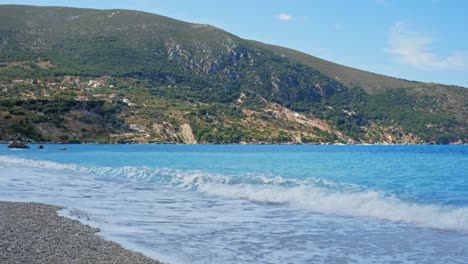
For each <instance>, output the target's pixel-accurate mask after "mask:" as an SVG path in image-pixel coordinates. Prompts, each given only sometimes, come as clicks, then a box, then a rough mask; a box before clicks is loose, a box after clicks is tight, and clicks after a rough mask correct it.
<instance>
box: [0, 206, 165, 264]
mask: <svg viewBox="0 0 468 264" xmlns="http://www.w3.org/2000/svg"><path fill="white" fill-rule="evenodd" d="M60 209H62V208H61V207H58V206H52V205H46V204H40V203H17V202H2V201H0V249H1V250H0V263H151V264H160V262H158V261H156V260H153V259H151V258H149V257H146V256H144V255H142V254H140V253H136V252H132V251H129V250H126V249H124V248H123V247H121V246H120V245H118V244H117V243H114V242H111V241H107V240H104V239H102V238H101V237H99V236H97V235H96V232H98V231H99V230H98V229H96V228H92V227H90V226H87V225H83V224H81V223H79V222H78V221H76V220H71V219H68V218H65V217H62V216H59V215H58V214H57V211H58V210H60Z"/></svg>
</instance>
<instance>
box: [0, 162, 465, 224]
mask: <svg viewBox="0 0 468 264" xmlns="http://www.w3.org/2000/svg"><path fill="white" fill-rule="evenodd" d="M0 165H3V166H28V167H29V166H30V167H40V168H44V169H50V170H65V171H73V172H78V173H85V174H90V175H94V176H98V177H109V178H112V179H116V180H132V181H141V182H145V183H153V184H160V183H163V184H167V185H171V186H174V187H177V188H185V189H193V190H196V191H199V192H203V193H207V194H210V195H217V196H222V197H227V198H234V199H243V200H249V201H252V202H258V203H268V204H282V205H287V206H291V207H295V208H301V209H304V210H309V211H312V212H316V213H323V214H332V215H339V216H345V217H369V218H376V219H381V220H388V221H393V222H400V223H406V224H413V225H416V226H419V227H427V228H435V229H446V230H457V231H463V232H468V208H466V207H463V208H456V207H448V206H442V205H434V204H418V203H412V202H408V201H403V200H401V199H398V198H397V197H394V196H392V195H389V194H386V193H383V192H376V191H371V190H365V189H363V188H360V187H359V186H355V185H350V184H339V183H335V182H332V181H329V180H324V179H317V178H309V179H307V180H300V179H287V178H283V177H279V176H276V177H272V176H265V175H242V176H227V175H221V174H210V173H206V172H202V171H183V170H175V169H164V168H162V169H161V168H150V167H131V166H126V167H120V168H112V167H83V166H76V165H71V164H61V163H55V162H50V161H38V160H28V159H21V158H12V157H4V156H0Z"/></svg>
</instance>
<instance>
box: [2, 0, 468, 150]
mask: <svg viewBox="0 0 468 264" xmlns="http://www.w3.org/2000/svg"><path fill="white" fill-rule="evenodd" d="M0 40H1V41H0V103H1V104H0V124H1V128H0V139H1V140H9V139H11V138H12V137H17V136H22V137H25V138H29V139H33V140H38V141H55V142H57V141H62V142H63V141H67V142H83V141H86V142H160V143H164V142H167V143H170V142H172V143H179V142H187V141H191V139H190V138H191V137H188V136H187V135H188V134H191V135H193V137H194V139H195V140H196V141H197V142H198V143H243V142H246V143H326V142H332V143H405V142H409V143H438V144H446V143H456V142H459V143H460V142H465V143H466V142H468V116H467V115H468V114H467V113H468V111H467V110H468V90H467V89H464V88H460V87H449V86H443V85H436V84H424V83H417V82H410V81H406V80H400V79H395V78H391V77H386V76H382V75H376V74H372V73H368V72H363V71H359V70H356V69H352V68H348V67H345V66H341V65H337V64H333V63H331V62H327V61H324V60H320V59H318V58H314V57H312V56H309V55H306V54H303V53H299V52H296V51H293V50H289V49H286V48H281V47H275V46H271V45H265V44H262V43H258V42H254V41H248V40H243V39H240V38H238V37H236V36H234V35H232V34H229V33H227V32H224V31H222V30H220V29H217V28H214V27H212V26H208V25H198V24H190V23H185V22H182V21H178V20H174V19H170V18H166V17H162V16H158V15H153V14H148V13H143V12H136V11H127V10H90V9H75V8H52V7H47V8H46V7H31V6H13V5H6V6H0ZM185 125H188V126H189V127H190V129H191V131H188V130H187V126H185Z"/></svg>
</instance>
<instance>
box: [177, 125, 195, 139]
mask: <svg viewBox="0 0 468 264" xmlns="http://www.w3.org/2000/svg"><path fill="white" fill-rule="evenodd" d="M180 130H181V134H182V139H183V140H184V143H185V144H197V140H196V139H195V137H194V135H193V132H192V128H191V127H190V125H189V124H183V125H181V126H180Z"/></svg>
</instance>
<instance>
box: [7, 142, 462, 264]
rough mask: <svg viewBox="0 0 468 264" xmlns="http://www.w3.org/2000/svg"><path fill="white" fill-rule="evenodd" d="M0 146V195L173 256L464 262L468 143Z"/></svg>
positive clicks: (180, 259) (172, 259)
mask: <svg viewBox="0 0 468 264" xmlns="http://www.w3.org/2000/svg"><path fill="white" fill-rule="evenodd" d="M5 147H6V146H3V147H2V150H0V199H2V200H14V201H36V202H45V203H50V204H57V205H63V206H66V207H67V208H68V209H67V210H64V211H62V212H61V214H63V215H66V216H68V217H72V218H75V219H78V220H80V221H82V222H84V223H87V224H90V225H93V226H97V227H100V228H101V229H102V233H101V235H102V236H104V237H106V238H108V239H112V240H115V241H117V242H119V243H121V244H123V245H124V246H126V247H128V248H131V249H134V250H137V251H141V252H143V253H145V254H147V255H149V256H153V257H155V258H158V259H161V260H163V261H166V262H169V263H317V262H318V263H321V262H326V263H468V249H467V247H466V245H468V146H239V145H228V146H224V145H223V146H221V145H211V146H210V145H207V146H188V145H187V146H186V145H68V146H65V147H67V148H68V151H58V150H57V149H58V148H59V147H63V145H60V146H57V145H45V148H46V150H45V151H42V150H38V149H37V146H35V147H34V148H33V149H30V150H12V151H7V150H3V149H5Z"/></svg>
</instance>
